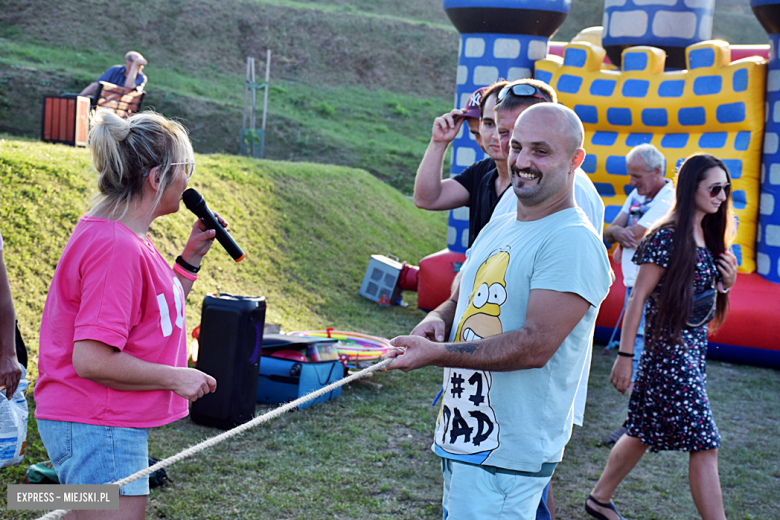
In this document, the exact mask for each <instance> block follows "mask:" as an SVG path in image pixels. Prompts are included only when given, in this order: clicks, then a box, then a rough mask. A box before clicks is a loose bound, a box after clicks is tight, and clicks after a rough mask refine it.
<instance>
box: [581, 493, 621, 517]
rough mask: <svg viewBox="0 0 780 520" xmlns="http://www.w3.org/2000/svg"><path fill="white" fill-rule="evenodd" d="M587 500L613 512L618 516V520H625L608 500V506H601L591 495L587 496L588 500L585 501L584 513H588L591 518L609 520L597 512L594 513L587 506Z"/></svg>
mask: <svg viewBox="0 0 780 520" xmlns="http://www.w3.org/2000/svg"><path fill="white" fill-rule="evenodd" d="M588 500H592V501H593V503H594V504H596V505H597V506H599V507H603V508H605V509H611V510H612V511H614V512H615V514H616V515H618V520H626V519H625V518H623V516H622V515H621V514H620V513H618V510H617V509H616V508H615V504H613V503H612V501H611V500H610V502H609V504H603V503H601V502H599V501H598V500H596V499H595V498H593V495H588V498H586V499H585V512H586V513H588V514H589V515H590V516H592V517H593V518H597V519H598V520H610V519H609V518H607V517H606V516H604V515H603V514H601V513H599V512H598V511H596V510H595V509H593V508H592V507H590V506H589V505H588Z"/></svg>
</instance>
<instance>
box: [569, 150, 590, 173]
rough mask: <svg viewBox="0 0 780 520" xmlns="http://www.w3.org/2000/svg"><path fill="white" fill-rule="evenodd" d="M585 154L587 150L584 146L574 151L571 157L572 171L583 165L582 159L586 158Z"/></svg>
mask: <svg viewBox="0 0 780 520" xmlns="http://www.w3.org/2000/svg"><path fill="white" fill-rule="evenodd" d="M585 155H586V154H585V150H584V149H583V148H577V151H575V152H574V157H572V158H571V166H572V168H571V171H574V170H576V169H577V168H579V167H580V165H582V161H584V160H585Z"/></svg>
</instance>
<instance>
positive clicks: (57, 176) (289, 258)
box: [0, 139, 446, 352]
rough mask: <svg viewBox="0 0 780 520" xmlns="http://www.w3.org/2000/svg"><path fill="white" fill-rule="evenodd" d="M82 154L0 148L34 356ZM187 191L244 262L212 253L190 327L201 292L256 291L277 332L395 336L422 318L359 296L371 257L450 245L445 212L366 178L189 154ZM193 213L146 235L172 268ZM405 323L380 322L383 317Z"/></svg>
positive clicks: (26, 146)
mask: <svg viewBox="0 0 780 520" xmlns="http://www.w3.org/2000/svg"><path fill="white" fill-rule="evenodd" d="M88 161H89V157H88V152H87V151H86V150H83V149H73V148H69V147H66V146H62V145H49V144H42V143H35V142H27V141H15V140H7V139H4V140H0V193H1V194H2V195H1V196H2V205H0V222H3V225H2V228H1V229H0V232H2V234H3V238H4V240H5V249H4V250H3V254H4V256H5V261H6V264H7V266H8V271H9V278H10V280H11V284H12V290H13V294H14V295H15V301H16V309H17V313H18V314H19V316H20V322H21V327H22V330H23V332H24V334H25V337H26V338H28V339H29V340H30V343H31V346H32V350H33V352H35V351H36V349H37V348H36V345H37V328H38V325H39V323H40V316H41V312H42V310H43V304H44V299H45V296H46V292H47V290H48V285H49V282H50V281H51V276H52V274H53V272H54V268H55V266H56V264H57V260H58V259H59V255H60V254H61V252H62V250H63V248H64V247H65V243H66V242H67V239H68V236H69V235H70V232H71V231H72V230H73V227H74V226H75V224H76V222H77V220H78V218H79V217H80V216H81V214H82V213H83V212H84V211H85V210H86V208H87V204H88V201H89V199H90V197H91V194H92V193H93V186H94V178H93V176H92V174H91V173H90V171H89V162H88ZM196 161H197V172H196V175H195V176H194V177H193V178H192V182H191V186H192V187H194V188H195V189H197V190H198V191H200V192H201V193H203V194H204V197H205V198H206V200H207V201H208V203H209V205H210V206H211V207H212V208H214V209H215V210H216V211H219V212H220V213H221V214H222V215H224V216H225V218H227V219H229V221H230V222H231V229H232V230H233V235H234V237H235V238H236V241H237V242H238V243H239V244H240V245H241V246H242V247H243V248H244V250H245V251H246V254H247V258H246V259H245V260H244V261H242V262H241V263H239V264H236V263H235V262H233V261H232V260H231V259H230V257H229V256H228V255H227V254H226V253H225V252H224V250H221V248H220V247H219V245H218V244H217V245H215V247H214V249H213V250H212V251H211V252H210V254H209V256H208V257H207V258H206V260H205V262H204V268H203V270H202V271H201V273H202V274H201V275H200V278H199V280H198V282H197V283H196V284H195V287H194V288H193V291H192V293H191V295H190V297H189V303H188V305H189V306H188V314H187V317H188V320H189V324H190V329H192V328H193V327H194V324H197V323H198V320H199V318H200V303H201V302H202V300H203V296H204V295H205V294H206V293H207V292H215V291H216V290H217V288H220V290H221V291H224V292H229V293H234V294H256V295H258V294H259V295H264V296H266V297H267V299H268V315H267V321H268V322H273V323H280V324H282V325H283V327H284V329H285V330H288V331H289V330H300V329H306V328H312V327H314V328H324V327H327V326H336V327H338V328H342V329H345V330H352V329H360V330H362V331H364V332H369V333H374V334H379V335H386V336H392V335H395V334H398V333H400V332H403V331H406V330H407V329H409V328H410V326H413V325H414V323H415V322H414V320H416V319H418V318H419V317H420V316H421V314H420V312H419V311H415V310H412V309H414V307H415V300H414V296H415V295H414V294H410V295H409V298H410V300H411V306H410V308H409V309H401V308H396V307H393V308H391V309H384V308H379V307H378V306H377V305H375V304H373V303H371V302H369V301H368V300H365V299H364V298H362V297H360V296H358V294H357V291H358V289H359V288H360V282H361V281H362V279H363V274H364V273H365V268H366V265H367V264H368V259H369V257H370V255H372V254H377V253H379V254H384V253H390V252H392V253H394V254H395V255H397V256H398V257H399V258H401V259H404V260H407V261H409V262H410V263H416V262H418V261H419V260H420V258H422V257H423V256H425V255H427V254H429V253H432V252H434V251H438V250H439V249H441V248H443V247H444V246H445V245H446V241H445V231H446V216H445V214H444V213H431V212H426V211H422V210H418V209H416V208H415V207H414V204H413V203H412V202H411V200H409V199H408V198H407V197H405V196H403V195H401V194H400V193H399V192H397V191H396V190H394V189H392V188H390V187H389V186H387V185H386V184H384V183H382V182H380V181H378V180H376V179H375V178H373V177H372V176H371V175H369V174H368V173H366V172H365V171H362V170H353V169H348V168H343V167H337V166H327V165H314V164H309V163H281V162H274V161H258V160H254V159H246V158H238V157H235V156H225V155H201V156H197V157H196ZM193 221H194V217H193V215H192V214H191V213H189V212H188V211H186V210H184V209H183V210H182V211H179V212H178V213H176V214H174V215H170V216H168V217H164V218H162V219H158V221H157V222H155V224H154V225H153V228H152V231H151V237H152V239H153V240H154V241H155V244H156V245H157V248H158V249H159V250H160V252H161V253H162V254H163V255H164V256H166V257H168V258H169V259H170V260H171V262H173V259H174V258H175V257H176V255H178V254H179V253H180V252H181V249H182V248H183V247H184V243H185V242H186V239H187V237H188V236H189V229H190V227H191V226H192V222H193ZM388 315H392V316H395V317H396V318H395V319H401V317H403V319H402V320H401V321H400V322H397V321H395V319H393V320H389V321H388V320H387V316H388Z"/></svg>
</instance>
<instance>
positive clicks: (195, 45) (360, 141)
mask: <svg viewBox="0 0 780 520" xmlns="http://www.w3.org/2000/svg"><path fill="white" fill-rule="evenodd" d="M716 7H717V10H716V13H715V22H714V25H715V29H714V37H718V38H724V39H726V40H728V41H731V42H733V43H763V42H765V41H767V37H766V35H765V33H764V31H763V29H761V27H760V26H759V25H758V22H757V21H756V20H755V17H754V16H753V15H752V13H751V12H750V9H749V2H748V1H747V0H730V1H729V2H726V3H724V2H718V4H717V6H716ZM602 12H603V2H601V1H597V0H575V1H574V2H573V3H572V7H571V12H570V14H569V16H568V17H567V19H566V21H565V22H564V24H563V26H562V27H561V30H560V31H559V32H558V34H556V36H555V37H554V39H558V40H569V39H570V38H571V37H572V36H574V35H575V34H576V33H577V32H578V31H579V30H581V29H583V28H585V27H589V26H593V25H599V24H600V23H601V18H602ZM457 48H458V34H457V32H456V31H455V30H454V28H453V27H452V26H451V24H450V23H449V20H448V19H447V17H446V15H445V13H444V11H443V9H442V4H441V1H440V0H418V1H415V2H408V1H404V0H316V1H315V0H300V1H292V0H225V1H222V2H210V1H206V0H162V1H159V2H109V3H106V2H104V1H102V0H83V1H80V2H76V1H75V0H62V1H60V2H49V1H47V0H27V1H25V2H11V1H10V0H0V131H4V132H10V133H13V134H15V135H27V136H39V135H40V118H41V108H40V106H41V97H42V96H43V95H45V94H59V93H61V92H78V91H80V90H81V89H82V88H83V87H84V86H85V85H86V84H88V83H89V82H91V81H94V79H95V78H96V77H97V76H98V75H100V74H101V73H102V72H103V71H104V70H105V69H106V68H108V67H109V66H111V65H113V64H116V63H118V62H120V61H121V56H122V55H123V54H124V53H125V52H126V51H127V50H128V49H137V50H139V51H141V52H142V53H143V54H144V55H145V56H146V57H147V58H148V59H149V62H150V64H149V66H148V67H147V68H146V72H147V73H148V75H149V77H150V82H149V85H148V88H147V96H146V100H145V104H146V106H147V107H153V108H154V109H156V110H157V111H159V112H161V113H163V114H165V115H167V116H170V117H176V118H179V119H181V120H182V121H183V122H184V123H185V124H186V125H187V127H188V128H189V129H190V131H191V133H192V139H193V142H194V144H195V148H196V150H197V151H199V152H201V153H215V152H224V153H237V151H238V131H239V128H240V127H241V121H242V115H241V111H242V107H243V102H244V74H245V64H246V57H247V56H254V57H256V58H257V59H259V60H264V57H265V51H266V49H271V51H272V53H273V58H272V67H271V74H272V85H273V88H272V89H271V92H270V109H269V117H268V125H269V126H268V135H267V139H266V146H267V148H266V157H268V158H271V159H278V160H286V161H312V162H318V163H329V164H340V165H348V166H353V167H360V168H364V169H366V170H367V171H369V172H371V173H372V174H374V175H375V176H377V177H378V178H380V179H382V180H384V181H386V182H388V183H389V184H391V185H392V186H394V187H396V188H399V189H401V190H402V191H404V192H405V193H411V190H412V182H413V176H414V172H415V171H416V168H417V164H418V163H419V160H420V158H421V157H422V154H423V152H424V150H425V146H426V144H427V142H428V139H429V136H430V124H431V121H432V120H433V118H434V117H435V116H437V115H439V114H440V113H443V112H444V111H446V110H449V109H450V108H451V107H452V99H453V97H454V92H455V71H456V65H457ZM260 71H261V72H262V71H264V69H263V67H262V66H261V67H260ZM261 76H262V73H261Z"/></svg>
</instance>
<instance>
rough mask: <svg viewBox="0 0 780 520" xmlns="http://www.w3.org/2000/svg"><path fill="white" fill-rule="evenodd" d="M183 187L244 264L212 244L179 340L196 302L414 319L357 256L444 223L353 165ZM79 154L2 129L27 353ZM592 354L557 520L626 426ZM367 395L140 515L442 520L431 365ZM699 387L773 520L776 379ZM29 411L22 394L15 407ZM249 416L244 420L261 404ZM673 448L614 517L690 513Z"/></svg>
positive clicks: (734, 480) (17, 477)
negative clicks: (372, 285)
mask: <svg viewBox="0 0 780 520" xmlns="http://www.w3.org/2000/svg"><path fill="white" fill-rule="evenodd" d="M196 160H197V162H198V167H197V172H196V175H195V176H194V177H193V179H192V185H193V186H194V187H195V188H197V189H198V190H200V191H201V192H202V193H203V194H204V196H205V198H206V199H207V200H208V202H209V204H210V205H211V206H212V207H213V208H215V209H217V210H218V211H220V212H221V213H222V214H223V215H225V216H226V217H227V218H228V219H229V220H230V221H231V224H232V226H231V227H232V228H233V234H234V236H235V237H236V240H237V242H238V243H239V244H241V246H242V247H243V248H244V250H245V251H246V253H247V258H246V259H245V260H244V261H243V262H241V263H239V264H236V263H234V262H233V261H232V260H230V258H229V256H228V255H227V254H226V253H225V252H224V251H222V250H221V248H220V247H219V246H218V245H217V246H215V248H214V250H213V251H212V252H210V253H209V255H208V256H207V257H206V259H205V261H204V267H203V270H202V271H201V273H202V274H201V275H200V278H199V280H198V281H197V282H196V284H195V286H194V289H193V291H192V293H191V294H190V297H189V301H188V305H187V322H188V330H190V329H192V327H193V326H194V324H196V323H197V322H198V320H199V316H200V305H201V301H202V298H203V296H204V294H205V293H206V292H213V291H215V290H216V289H217V288H218V287H219V288H220V290H221V291H224V292H233V293H239V294H262V295H265V296H266V297H267V300H268V316H267V321H268V322H276V323H280V324H282V325H283V327H284V329H285V330H287V331H291V330H295V329H308V328H321V327H326V326H334V327H337V328H344V329H348V330H357V331H364V332H368V333H372V334H379V335H383V336H386V337H392V336H394V335H396V334H401V333H406V332H408V331H409V330H410V329H411V328H412V327H413V325H414V324H415V323H416V322H417V321H418V320H419V319H421V317H422V313H421V312H420V311H418V310H416V309H415V308H414V307H415V300H416V298H415V296H416V295H415V294H414V293H406V294H405V300H406V301H408V303H409V308H401V307H379V306H377V305H375V304H373V303H371V302H369V301H368V300H365V299H363V298H362V297H360V296H358V294H357V291H358V288H359V285H360V281H361V280H362V277H363V273H364V271H365V267H366V264H367V261H368V258H369V255H370V254H372V253H384V252H393V253H395V254H397V255H398V256H399V257H401V258H402V259H405V260H408V261H410V262H416V261H418V260H419V258H420V257H421V256H423V255H425V254H427V253H429V252H432V251H435V250H438V249H439V248H440V247H442V246H443V244H444V233H445V220H444V214H441V213H439V214H433V213H428V212H424V211H420V210H417V209H415V208H413V205H412V203H411V201H410V200H409V199H408V198H407V197H405V196H403V195H402V194H401V193H399V192H398V191H396V190H394V189H392V188H390V187H389V186H387V185H386V184H385V183H382V182H380V181H378V180H376V179H375V178H374V177H372V176H371V175H370V174H368V173H367V172H365V171H362V170H354V169H349V168H343V167H336V166H327V165H318V164H311V163H281V162H275V161H257V160H254V159H244V158H237V157H233V156H227V155H198V156H197V157H196ZM93 182H94V180H93V178H92V176H91V174H90V173H89V170H88V156H87V152H86V151H85V150H80V149H73V148H69V147H65V146H61V145H47V144H42V143H38V142H31V141H22V140H15V139H9V138H8V137H7V136H5V137H4V138H3V136H0V222H2V224H1V225H0V231H2V234H3V236H4V238H5V244H6V245H5V248H4V251H3V254H4V257H5V260H6V263H7V265H8V269H9V275H10V280H11V283H12V290H13V295H14V299H15V304H16V309H17V312H18V314H19V318H20V322H21V326H22V330H23V333H24V335H25V337H26V339H27V341H28V344H29V346H30V350H31V360H32V362H31V375H32V378H33V379H35V376H36V373H37V369H36V359H37V355H36V354H37V343H38V337H37V330H38V324H39V322H40V316H41V311H42V309H43V304H44V300H45V297H46V291H47V289H48V284H49V282H50V280H51V276H52V273H53V270H54V268H55V265H56V262H57V260H58V258H59V255H60V253H61V251H62V249H63V247H64V245H65V243H66V241H67V238H68V236H69V234H70V232H71V230H72V228H73V226H74V225H75V222H76V221H77V219H78V218H79V216H80V215H81V214H82V212H83V211H84V209H85V207H86V205H87V202H88V200H89V198H90V196H91V193H92V186H93ZM192 220H193V218H192V216H191V215H189V214H188V212H186V211H184V210H183V211H180V212H179V213H177V214H174V215H170V216H167V217H163V218H161V219H158V221H157V222H155V223H154V225H153V228H152V231H151V236H152V238H153V240H154V242H155V244H156V245H157V247H158V249H159V250H160V251H161V252H162V253H163V255H164V256H166V257H167V258H168V259H169V260H171V261H173V258H174V257H175V256H176V255H177V254H178V253H179V252H180V250H181V248H182V247H183V245H184V242H185V240H186V237H187V235H188V230H189V227H190V225H191V223H192ZM599 352H600V347H596V350H595V352H594V354H595V355H594V359H593V368H592V371H591V380H590V384H589V392H588V408H587V410H586V417H585V427H584V428H575V431H574V435H573V438H572V441H571V442H570V444H569V446H568V447H567V450H566V456H565V458H564V462H563V463H561V464H560V465H559V466H558V469H557V471H556V473H555V475H554V477H553V478H554V489H555V497H556V504H557V509H558V518H561V519H566V518H582V501H583V500H584V497H585V496H586V494H587V492H588V491H589V489H590V488H591V487H592V486H593V484H594V483H595V480H596V479H597V478H598V475H599V473H600V471H601V470H602V468H603V467H604V464H605V462H606V458H607V456H608V453H609V452H608V450H607V449H605V448H604V447H602V446H600V445H599V442H598V439H601V438H602V437H603V436H605V435H606V434H607V433H609V432H610V431H612V430H613V429H614V428H615V427H616V426H617V425H618V424H620V423H621V422H622V421H623V419H624V418H625V407H626V399H625V396H622V395H621V394H618V393H617V392H615V391H614V389H613V388H612V387H611V385H610V384H609V382H608V376H609V371H610V368H611V364H612V357H611V356H610V357H607V356H602V355H600V353H599ZM372 381H373V382H375V383H378V384H379V385H383V386H382V387H381V388H377V387H375V386H374V387H372V386H366V385H359V384H353V385H350V386H349V387H346V388H345V389H344V394H343V395H342V397H341V398H339V399H336V400H334V401H331V402H328V403H324V404H321V405H317V406H314V407H312V408H309V409H306V410H302V411H299V412H296V413H291V414H285V416H284V417H280V418H279V419H276V420H275V421H273V422H271V423H267V424H265V425H263V426H260V427H257V428H254V429H253V430H251V431H249V432H247V433H245V434H243V435H242V436H240V437H238V438H234V439H232V440H230V441H228V442H224V443H221V444H219V445H217V446H215V447H214V448H211V449H209V450H206V451H205V452H202V453H200V454H198V455H196V456H195V457H193V458H190V459H187V460H184V461H181V462H179V463H177V464H175V465H174V466H172V467H170V468H169V469H168V475H169V476H170V478H171V479H172V480H173V482H174V483H173V484H172V485H169V486H166V487H165V488H163V489H161V490H154V491H153V492H152V494H151V496H150V498H149V505H148V507H147V518H155V519H163V518H164V519H182V520H184V519H187V520H189V519H192V520H202V519H220V520H223V519H262V520H270V519H297V518H311V519H316V520H319V519H331V518H340V519H354V520H366V519H372V520H373V519H386V518H394V519H396V518H397V519H410V520H411V519H421V518H424V519H430V520H433V519H436V518H441V507H440V498H441V481H440V471H439V467H438V459H437V457H436V456H435V455H434V454H433V453H432V452H431V450H430V442H431V434H432V428H433V423H434V421H435V418H436V413H437V408H435V407H432V406H431V401H432V400H433V397H434V396H435V395H436V393H437V391H438V389H439V388H440V385H441V371H440V370H439V369H436V368H428V369H425V370H420V371H415V372H411V373H409V374H403V373H396V372H389V373H380V374H376V375H375V377H374V378H372ZM708 390H709V397H710V400H711V402H712V406H713V410H714V413H715V417H716V420H717V421H718V426H719V428H720V431H721V435H722V436H723V448H722V449H721V453H720V457H721V458H720V474H721V482H722V484H723V489H724V496H725V499H726V512H727V515H728V517H729V518H756V519H758V518H773V517H774V516H775V513H776V508H777V507H776V506H777V504H776V502H777V500H776V497H777V496H778V493H780V486H779V484H778V483H779V482H780V465H779V464H778V462H777V457H775V456H774V454H776V453H777V452H778V451H780V438H778V436H777V435H776V432H777V425H778V424H780V408H778V406H777V395H778V393H779V392H780V372H778V371H774V370H766V369H759V368H754V367H740V366H731V365H728V364H725V363H717V362H711V363H709V366H708ZM28 403H29V405H30V407H31V411H33V410H34V407H35V402H34V400H33V399H32V396H30V397H29V398H28ZM266 409H267V408H266V407H262V406H260V407H258V413H263V412H265V411H266ZM217 433H218V431H217V430H214V429H211V428H204V427H200V426H196V425H194V424H193V423H192V422H191V421H190V420H189V419H182V420H180V421H177V422H175V423H173V424H170V425H168V426H165V427H162V428H156V429H154V430H153V431H152V433H151V435H150V454H151V455H152V456H154V457H157V458H165V457H169V456H172V455H174V454H176V453H178V452H179V451H181V450H183V449H185V448H187V447H189V446H192V445H193V444H196V443H197V442H199V441H201V440H204V439H206V438H208V437H212V436H214V435H216V434H217ZM47 458H48V457H47V455H46V452H45V450H44V448H43V445H42V444H41V441H40V439H39V437H38V434H37V427H36V422H35V419H34V416H32V415H31V417H30V428H29V433H28V444H27V451H26V454H25V460H24V461H23V463H22V465H21V466H20V467H18V468H8V469H5V470H2V471H0V510H2V511H3V514H2V517H3V518H8V519H35V518H38V517H40V516H41V512H35V511H30V512H17V511H6V510H5V507H6V502H5V501H6V493H5V492H4V489H5V486H6V485H7V484H18V483H23V482H24V472H25V471H26V469H27V467H28V466H29V465H31V464H34V463H37V462H41V461H44V460H47ZM686 467H687V455H686V454H684V453H664V454H661V455H658V456H652V455H647V456H646V457H645V458H644V460H643V461H642V462H641V463H640V465H639V466H638V467H637V468H636V469H635V470H634V472H632V474H631V475H630V476H629V477H628V479H627V480H626V482H625V484H624V485H623V486H622V487H621V488H620V489H619V490H618V495H617V497H616V501H617V504H618V507H620V509H621V511H622V512H623V513H624V514H626V515H627V516H628V517H629V518H633V519H636V520H641V519H646V520H651V519H662V518H664V519H665V518H675V519H683V520H687V519H695V518H697V514H696V511H695V508H694V506H693V503H692V501H691V499H690V493H689V490H688V484H687V478H686Z"/></svg>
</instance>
